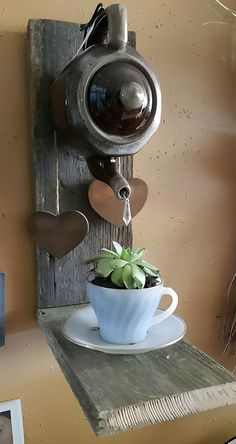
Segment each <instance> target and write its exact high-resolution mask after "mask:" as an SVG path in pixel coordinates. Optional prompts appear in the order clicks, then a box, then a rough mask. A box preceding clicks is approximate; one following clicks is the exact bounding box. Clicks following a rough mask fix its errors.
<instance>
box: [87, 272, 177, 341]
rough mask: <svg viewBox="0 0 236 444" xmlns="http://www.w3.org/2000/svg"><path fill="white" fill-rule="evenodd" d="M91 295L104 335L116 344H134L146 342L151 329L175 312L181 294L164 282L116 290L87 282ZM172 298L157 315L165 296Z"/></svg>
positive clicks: (102, 334)
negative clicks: (152, 285) (138, 287)
mask: <svg viewBox="0 0 236 444" xmlns="http://www.w3.org/2000/svg"><path fill="white" fill-rule="evenodd" d="M86 288H87V295H88V298H89V300H90V302H91V305H92V307H93V309H94V312H95V314H96V317H97V320H98V324H99V327H100V334H101V337H102V338H103V339H104V340H105V341H107V342H111V343H113V344H124V345H125V344H126V345H127V344H134V343H136V342H140V341H143V340H144V339H145V337H146V334H147V331H148V329H149V328H150V327H151V326H152V325H156V324H158V323H160V322H162V321H164V320H165V319H167V318H168V317H169V316H171V315H172V313H174V311H175V309H176V307H177V305H178V295H177V293H176V292H175V291H174V290H173V289H172V288H166V287H164V286H163V283H160V284H159V285H156V286H155V287H150V288H143V289H135V290H128V289H113V288H105V287H100V286H98V285H95V284H93V283H92V282H89V281H87V283H86ZM164 295H169V296H171V298H172V302H171V304H170V306H169V307H168V308H167V309H166V310H164V311H163V312H162V313H160V314H155V311H156V309H157V308H158V305H159V304H160V301H161V299H162V296H164Z"/></svg>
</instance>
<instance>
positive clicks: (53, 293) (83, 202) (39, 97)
mask: <svg viewBox="0 0 236 444" xmlns="http://www.w3.org/2000/svg"><path fill="white" fill-rule="evenodd" d="M28 36H29V71H30V79H31V81H30V94H31V119H32V145H33V160H34V176H35V209H36V211H49V212H52V213H53V214H59V213H62V212H64V211H68V210H79V211H81V212H82V213H84V214H85V216H86V217H87V218H88V220H89V224H90V231H89V234H88V235H87V237H86V238H85V240H84V241H83V242H82V243H81V244H80V245H79V246H78V247H77V248H75V249H74V250H73V251H72V252H71V253H69V254H68V255H66V256H65V257H64V258H62V259H55V258H53V257H51V256H50V255H49V254H48V253H46V252H44V251H42V250H40V249H37V266H38V284H37V287H38V307H40V308H44V307H57V306H63V305H71V304H78V303H84V302H86V301H87V297H86V294H85V280H86V273H87V269H86V268H85V267H84V265H83V262H84V260H85V259H86V258H87V257H89V256H92V255H94V254H96V252H97V251H98V250H100V249H101V247H107V248H109V247H111V244H112V240H117V241H118V242H121V243H123V244H124V245H131V244H132V228H131V226H129V227H128V228H126V227H124V228H122V229H119V228H117V227H115V226H112V225H110V224H109V223H108V222H106V221H104V220H102V219H101V218H100V217H99V216H98V215H97V214H96V213H95V212H94V211H93V210H92V208H91V207H90V205H89V201H88V186H89V184H90V182H91V180H92V177H91V175H90V173H89V171H88V167H87V164H86V162H85V160H84V159H83V158H82V157H81V156H80V155H79V152H78V151H77V150H75V149H74V147H71V146H69V145H65V144H64V143H63V142H62V141H61V140H60V138H59V136H58V135H57V134H56V133H55V132H54V130H53V125H52V116H51V101H50V100H51V90H50V89H51V85H52V82H53V80H54V79H55V78H56V77H57V76H58V74H59V73H60V72H61V71H62V69H63V68H64V67H65V66H66V65H67V63H68V62H69V61H70V60H71V58H72V57H73V56H74V54H75V52H76V51H77V49H78V47H79V45H80V43H81V42H82V38H83V34H82V33H81V32H80V30H79V24H75V23H67V22H60V21H53V20H30V22H29V25H28ZM129 39H130V41H129V42H130V45H132V46H134V45H135V33H133V32H131V33H130V34H129ZM121 173H122V174H124V176H125V177H126V178H130V177H132V174H133V170H132V158H130V157H125V158H123V159H121Z"/></svg>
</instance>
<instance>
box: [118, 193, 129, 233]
mask: <svg viewBox="0 0 236 444" xmlns="http://www.w3.org/2000/svg"><path fill="white" fill-rule="evenodd" d="M130 193H131V190H130V189H127V188H125V187H124V188H122V189H121V190H120V191H119V198H120V199H121V200H123V201H124V211H123V218H122V219H123V221H124V223H125V225H126V227H127V226H128V225H129V224H130V222H131V220H132V215H131V207H130V200H129V198H130Z"/></svg>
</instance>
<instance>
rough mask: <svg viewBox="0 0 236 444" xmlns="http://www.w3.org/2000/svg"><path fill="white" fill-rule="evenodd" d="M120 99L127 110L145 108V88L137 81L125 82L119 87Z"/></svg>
mask: <svg viewBox="0 0 236 444" xmlns="http://www.w3.org/2000/svg"><path fill="white" fill-rule="evenodd" d="M120 100H121V103H122V104H123V105H124V107H125V108H126V109H128V110H129V111H132V110H135V109H139V108H145V107H146V106H147V102H148V98H147V93H146V91H145V89H144V88H143V87H142V86H141V85H140V84H139V83H137V82H130V83H125V84H124V85H123V86H122V87H121V90H120Z"/></svg>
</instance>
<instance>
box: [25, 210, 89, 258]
mask: <svg viewBox="0 0 236 444" xmlns="http://www.w3.org/2000/svg"><path fill="white" fill-rule="evenodd" d="M88 229H89V224H88V220H87V219H86V217H85V216H84V215H83V214H82V213H80V212H79V211H67V212H66V213H63V214H60V215H58V216H55V215H54V214H52V213H48V212H43V211H42V212H38V213H34V214H33V215H32V216H31V218H30V220H29V233H30V235H31V237H32V239H33V240H34V242H35V243H36V245H37V246H38V247H40V248H42V249H43V250H45V251H47V252H48V253H50V254H51V255H52V256H54V257H57V258H61V257H63V256H65V255H66V254H67V253H69V251H71V250H73V249H74V248H75V247H76V246H77V245H79V244H80V243H81V242H82V241H83V239H84V238H85V236H86V234H87V232H88Z"/></svg>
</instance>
